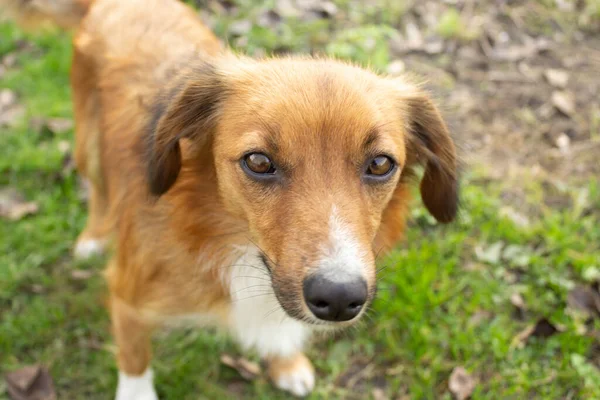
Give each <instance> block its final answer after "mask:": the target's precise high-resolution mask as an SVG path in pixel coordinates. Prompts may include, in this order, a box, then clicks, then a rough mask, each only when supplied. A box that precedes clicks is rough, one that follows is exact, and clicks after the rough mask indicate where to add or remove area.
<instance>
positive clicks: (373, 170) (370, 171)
mask: <svg viewBox="0 0 600 400" xmlns="http://www.w3.org/2000/svg"><path fill="white" fill-rule="evenodd" d="M393 168H394V162H393V161H392V159H391V158H389V157H388V156H377V157H375V158H374V159H372V160H371V163H370V164H369V167H368V168H367V175H371V176H374V177H383V176H385V175H387V174H389V173H390V172H391V171H392V169H393Z"/></svg>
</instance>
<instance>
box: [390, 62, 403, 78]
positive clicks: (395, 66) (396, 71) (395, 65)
mask: <svg viewBox="0 0 600 400" xmlns="http://www.w3.org/2000/svg"><path fill="white" fill-rule="evenodd" d="M405 69H406V66H405V65H404V61H402V60H394V61H392V62H391V63H390V64H389V65H388V67H387V72H388V74H390V75H400V74H401V73H402V72H404V70H405Z"/></svg>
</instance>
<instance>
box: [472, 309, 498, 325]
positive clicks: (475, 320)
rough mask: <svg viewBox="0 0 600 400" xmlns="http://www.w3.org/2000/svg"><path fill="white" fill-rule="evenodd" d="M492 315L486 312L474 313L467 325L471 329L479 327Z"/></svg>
mask: <svg viewBox="0 0 600 400" xmlns="http://www.w3.org/2000/svg"><path fill="white" fill-rule="evenodd" d="M492 316H493V315H492V313H491V312H489V311H486V310H481V311H476V312H475V313H473V315H471V317H469V320H468V324H469V326H471V327H475V326H479V325H481V323H483V322H485V321H486V320H488V319H490V318H492Z"/></svg>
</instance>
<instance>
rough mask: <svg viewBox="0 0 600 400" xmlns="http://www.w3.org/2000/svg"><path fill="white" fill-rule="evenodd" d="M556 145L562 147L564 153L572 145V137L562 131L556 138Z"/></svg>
mask: <svg viewBox="0 0 600 400" xmlns="http://www.w3.org/2000/svg"><path fill="white" fill-rule="evenodd" d="M555 143H556V147H558V148H559V149H560V151H562V152H563V153H566V152H567V151H569V147H571V138H570V137H569V136H568V135H566V134H565V133H561V134H560V135H559V136H558V137H557V138H556V140H555Z"/></svg>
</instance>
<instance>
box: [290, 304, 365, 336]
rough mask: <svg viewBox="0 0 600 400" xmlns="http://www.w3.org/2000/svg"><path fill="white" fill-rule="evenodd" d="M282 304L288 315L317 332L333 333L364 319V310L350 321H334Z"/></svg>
mask: <svg viewBox="0 0 600 400" xmlns="http://www.w3.org/2000/svg"><path fill="white" fill-rule="evenodd" d="M280 306H281V308H282V309H283V311H284V312H285V314H286V315H287V316H288V317H290V318H292V319H294V320H296V321H300V322H301V323H302V324H303V325H306V326H307V327H309V328H310V329H311V330H313V331H315V332H323V333H328V332H331V333H333V332H337V331H339V330H343V329H346V328H349V327H351V326H353V325H356V324H357V323H359V322H360V321H361V320H362V316H363V314H364V312H361V313H360V314H359V315H357V316H356V317H355V318H353V319H351V320H349V321H340V322H333V321H324V320H322V319H318V318H316V317H315V316H314V315H312V314H311V313H310V312H305V311H300V312H298V308H292V309H291V310H288V309H286V307H284V306H283V305H281V304H280Z"/></svg>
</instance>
